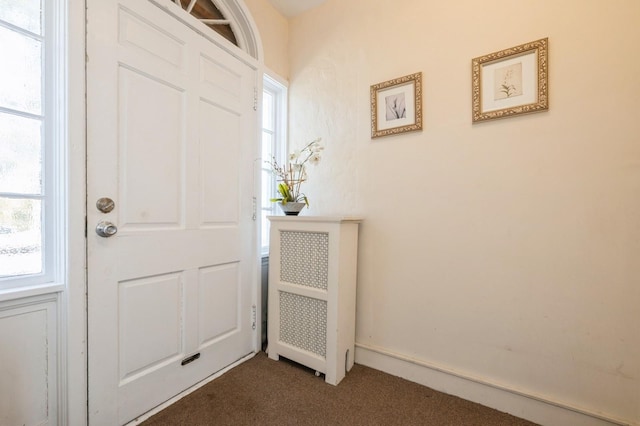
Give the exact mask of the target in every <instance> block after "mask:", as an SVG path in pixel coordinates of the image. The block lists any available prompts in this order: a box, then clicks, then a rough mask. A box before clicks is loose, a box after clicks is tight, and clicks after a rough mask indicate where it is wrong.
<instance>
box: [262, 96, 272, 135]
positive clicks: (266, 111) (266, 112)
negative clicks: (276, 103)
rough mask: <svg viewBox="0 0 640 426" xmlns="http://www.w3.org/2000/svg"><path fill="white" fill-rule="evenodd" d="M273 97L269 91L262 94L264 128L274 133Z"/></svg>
mask: <svg viewBox="0 0 640 426" xmlns="http://www.w3.org/2000/svg"><path fill="white" fill-rule="evenodd" d="M273 114H274V111H273V95H272V94H271V93H269V92H267V91H265V92H263V93H262V127H263V128H264V129H267V130H271V131H273V128H274V118H275V117H274V116H273Z"/></svg>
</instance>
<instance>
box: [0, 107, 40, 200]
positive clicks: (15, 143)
mask: <svg viewBox="0 0 640 426" xmlns="http://www.w3.org/2000/svg"><path fill="white" fill-rule="evenodd" d="M41 128H42V122H41V121H40V120H39V119H33V118H25V117H20V116H17V115H10V114H4V113H1V112H0V141H1V143H0V192H5V193H24V194H41V193H42V141H41Z"/></svg>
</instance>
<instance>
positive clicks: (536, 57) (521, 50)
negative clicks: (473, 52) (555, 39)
mask: <svg viewBox="0 0 640 426" xmlns="http://www.w3.org/2000/svg"><path fill="white" fill-rule="evenodd" d="M548 50H549V39H548V38H543V39H540V40H536V41H532V42H529V43H525V44H521V45H520V46H516V47H512V48H510V49H505V50H501V51H499V52H494V53H490V54H488V55H484V56H480V57H477V58H474V59H473V60H472V61H471V70H472V72H471V74H472V77H471V82H472V94H473V108H472V109H473V111H472V112H473V123H477V122H480V121H485V120H492V119H496V118H505V117H511V116H514V115H519V114H529V113H532V112H539V111H546V110H548V109H549V93H548V92H549V85H548V72H549V59H548Z"/></svg>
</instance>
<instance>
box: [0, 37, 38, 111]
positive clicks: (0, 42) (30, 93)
mask: <svg viewBox="0 0 640 426" xmlns="http://www.w3.org/2000/svg"><path fill="white" fill-rule="evenodd" d="M0 46H2V61H0V82H1V84H0V106H2V107H5V108H10V109H14V110H18V111H24V112H27V113H30V114H41V112H42V93H41V92H42V87H41V80H42V42H41V41H39V40H34V39H33V38H31V37H28V36H26V35H23V34H20V33H18V32H16V31H13V30H11V29H8V28H4V27H2V26H0Z"/></svg>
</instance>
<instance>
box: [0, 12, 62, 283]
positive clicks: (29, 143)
mask: <svg viewBox="0 0 640 426" xmlns="http://www.w3.org/2000/svg"><path fill="white" fill-rule="evenodd" d="M43 15H44V11H43V10H42V3H41V0H20V1H15V0H0V46H1V47H2V59H0V279H2V280H0V289H3V288H11V287H13V286H20V285H25V284H27V283H36V282H37V283H44V282H47V281H48V280H50V279H51V277H52V275H51V274H50V268H49V266H45V265H50V261H49V260H48V259H50V256H48V255H47V256H45V253H50V251H48V250H51V248H52V247H53V245H52V244H53V241H52V239H53V235H54V233H52V232H49V233H48V234H47V230H50V228H49V226H50V224H51V223H52V215H51V213H47V212H45V205H47V206H50V207H51V206H52V205H53V203H54V202H55V198H54V194H53V191H51V190H47V191H45V187H44V185H45V182H44V170H45V163H46V162H47V161H49V162H50V161H51V159H48V158H45V156H44V152H45V151H47V150H45V145H46V142H45V141H46V140H49V139H45V134H46V132H48V131H49V130H47V129H45V125H44V123H45V114H44V112H45V111H44V101H43V99H44V81H45V80H46V79H45V76H46V75H47V73H46V70H47V68H48V67H46V66H45V63H44V57H45V56H44V45H45V42H52V41H53V40H48V41H47V40H45V38H44V37H43V36H42V28H43V20H44V16H43ZM52 33H53V32H52ZM51 60H53V59H51ZM49 90H53V88H52V87H49ZM51 134H53V133H52V132H51ZM49 189H51V188H49ZM53 210H54V209H53V208H49V207H48V208H47V211H48V212H52V211H53ZM45 213H47V214H45ZM45 235H48V236H47V239H46V241H45ZM45 244H46V245H45ZM47 247H48V249H47ZM45 257H46V259H45ZM25 276H27V277H25ZM28 276H32V277H28ZM34 280H35V281H34Z"/></svg>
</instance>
